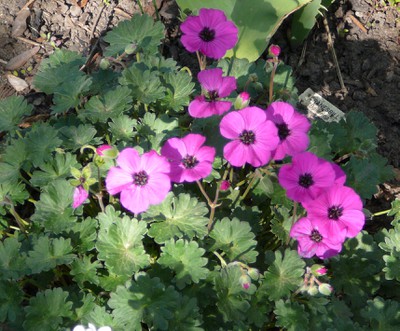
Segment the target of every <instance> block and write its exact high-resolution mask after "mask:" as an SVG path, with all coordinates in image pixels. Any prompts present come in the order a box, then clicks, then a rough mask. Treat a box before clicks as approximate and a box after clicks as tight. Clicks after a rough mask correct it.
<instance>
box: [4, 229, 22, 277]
mask: <svg viewBox="0 0 400 331" xmlns="http://www.w3.org/2000/svg"><path fill="white" fill-rule="evenodd" d="M20 248H21V243H20V242H19V241H18V239H17V238H13V237H10V238H6V239H4V240H3V241H2V242H0V270H1V273H0V279H18V278H20V277H21V276H23V275H25V274H27V273H28V270H27V268H26V261H25V260H26V257H25V255H24V254H21V253H20Z"/></svg>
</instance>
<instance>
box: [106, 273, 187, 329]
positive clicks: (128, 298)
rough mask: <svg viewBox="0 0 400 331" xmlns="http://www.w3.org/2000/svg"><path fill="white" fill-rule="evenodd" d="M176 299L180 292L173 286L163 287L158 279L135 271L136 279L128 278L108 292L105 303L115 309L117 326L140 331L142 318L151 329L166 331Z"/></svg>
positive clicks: (114, 314) (177, 300) (177, 299)
mask: <svg viewBox="0 0 400 331" xmlns="http://www.w3.org/2000/svg"><path fill="white" fill-rule="evenodd" d="M179 298H180V295H179V293H178V292H176V291H175V290H174V288H173V287H172V286H169V287H167V288H166V287H165V286H164V285H163V284H162V283H161V282H160V280H159V278H150V277H149V276H148V275H146V274H144V273H138V274H136V275H135V281H128V282H127V283H126V284H125V286H124V287H123V286H118V288H117V290H116V291H115V292H113V293H111V298H110V300H109V301H108V304H109V306H110V307H111V308H112V309H114V311H113V316H114V319H115V321H116V323H117V324H118V326H119V329H124V330H132V331H135V330H142V327H141V324H140V323H141V322H142V321H143V322H144V323H147V325H148V327H149V328H150V329H152V328H154V329H156V330H168V325H169V324H168V321H169V320H171V319H172V318H173V316H174V311H175V309H176V307H177V303H178V302H179Z"/></svg>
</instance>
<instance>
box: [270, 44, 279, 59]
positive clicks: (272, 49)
mask: <svg viewBox="0 0 400 331" xmlns="http://www.w3.org/2000/svg"><path fill="white" fill-rule="evenodd" d="M268 54H269V56H273V57H278V56H279V54H281V48H280V47H279V46H278V45H271V46H269V48H268Z"/></svg>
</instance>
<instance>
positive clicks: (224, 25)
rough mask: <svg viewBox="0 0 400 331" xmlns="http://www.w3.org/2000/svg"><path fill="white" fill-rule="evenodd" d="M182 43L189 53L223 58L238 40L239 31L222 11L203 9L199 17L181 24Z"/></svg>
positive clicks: (188, 19) (192, 17) (190, 18)
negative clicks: (198, 52)
mask: <svg viewBox="0 0 400 331" xmlns="http://www.w3.org/2000/svg"><path fill="white" fill-rule="evenodd" d="M181 30H182V32H183V36H182V37H181V42H182V44H183V46H184V47H185V48H186V49H187V50H188V51H189V52H197V51H200V52H201V53H203V54H204V55H206V56H208V57H210V58H213V59H220V58H222V57H223V56H224V55H225V53H226V51H227V50H229V49H232V48H233V47H234V46H235V45H236V43H237V40H238V29H237V27H236V26H235V24H234V23H233V22H232V21H228V20H227V19H226V16H225V14H224V12H223V11H222V10H219V9H206V8H202V9H200V11H199V16H189V17H188V18H187V19H186V20H185V22H183V23H182V24H181Z"/></svg>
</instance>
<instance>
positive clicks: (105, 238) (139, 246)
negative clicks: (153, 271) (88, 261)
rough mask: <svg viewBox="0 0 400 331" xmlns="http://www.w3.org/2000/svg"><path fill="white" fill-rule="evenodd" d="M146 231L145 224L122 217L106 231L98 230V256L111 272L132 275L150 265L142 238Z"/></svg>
mask: <svg viewBox="0 0 400 331" xmlns="http://www.w3.org/2000/svg"><path fill="white" fill-rule="evenodd" d="M146 232H147V224H146V223H145V222H138V221H137V220H136V219H129V218H128V217H124V218H123V219H120V220H119V221H118V222H116V223H113V224H111V226H110V227H109V228H108V229H107V230H106V231H100V232H99V237H98V240H97V243H96V249H97V250H98V251H99V255H98V258H99V259H100V260H103V261H105V264H106V266H107V268H109V270H110V271H111V272H113V273H116V274H121V275H133V274H134V273H135V272H137V271H139V270H140V269H141V268H144V267H147V266H149V265H150V259H149V255H148V254H146V252H145V250H144V247H143V243H142V239H143V236H144V235H145V234H146Z"/></svg>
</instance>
